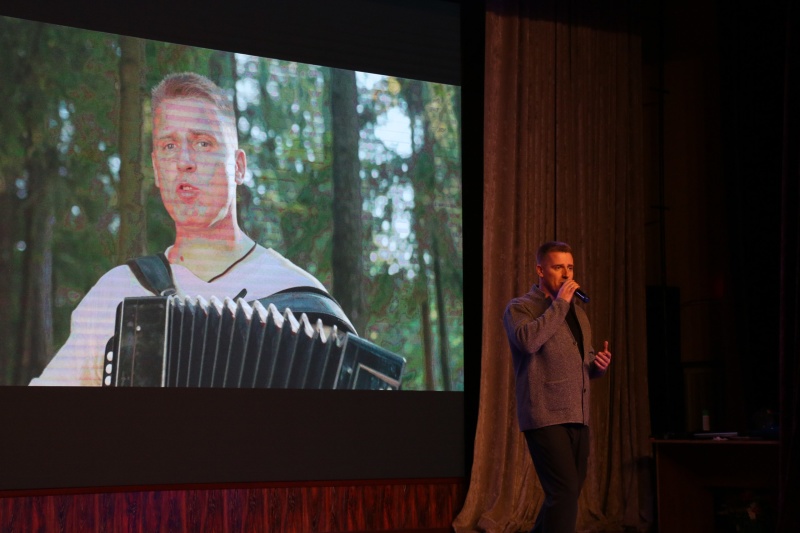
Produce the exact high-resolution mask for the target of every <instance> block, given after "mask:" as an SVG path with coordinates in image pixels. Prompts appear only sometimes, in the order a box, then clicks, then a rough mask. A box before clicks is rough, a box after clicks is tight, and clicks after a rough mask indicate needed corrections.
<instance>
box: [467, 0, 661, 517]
mask: <svg viewBox="0 0 800 533" xmlns="http://www.w3.org/2000/svg"><path fill="white" fill-rule="evenodd" d="M635 10H636V4H635V3H631V4H630V5H625V4H617V3H608V2H599V3H598V2H576V1H559V2H557V1H550V2H526V1H524V0H505V1H504V0H493V1H489V2H487V13H486V66H485V80H486V81H485V85H484V90H485V95H484V105H485V108H484V238H483V318H484V320H483V332H482V346H481V349H482V352H481V353H482V362H481V367H482V374H481V383H480V404H479V410H478V429H477V432H476V438H475V453H474V462H473V469H472V475H471V483H470V488H469V492H468V495H467V499H466V503H465V506H464V508H463V510H462V512H461V513H460V515H459V516H458V517H457V518H456V520H455V522H454V527H455V529H456V531H475V530H479V531H493V532H494V531H497V532H500V531H503V532H510V531H521V530H526V529H530V528H531V527H532V525H533V520H534V518H535V515H536V512H537V510H538V508H539V506H540V504H541V502H542V499H543V495H542V491H541V487H540V485H539V482H538V478H537V476H536V473H535V471H534V469H533V467H532V464H531V461H530V458H529V456H528V452H527V448H526V446H525V442H524V439H523V437H522V434H521V433H520V431H519V428H518V425H517V420H516V412H515V409H516V408H515V401H514V376H513V372H512V368H511V355H510V351H509V348H508V343H507V340H506V337H505V333H504V331H503V328H502V324H501V317H502V313H503V310H504V308H505V306H506V304H507V302H508V301H509V300H510V299H511V298H512V297H514V296H516V295H519V294H521V293H524V292H526V291H527V290H528V289H529V288H530V285H531V283H533V282H535V281H536V279H535V270H534V266H535V252H536V249H537V247H538V245H539V244H540V243H541V242H543V241H545V240H550V239H559V240H564V241H567V242H569V243H570V244H571V245H572V246H573V250H574V255H575V262H576V278H577V279H578V281H579V282H580V283H581V285H582V287H584V288H585V289H586V291H587V292H588V293H589V294H590V295H591V296H592V302H591V303H590V304H588V305H586V306H585V309H586V312H587V313H588V315H589V318H590V320H591V322H592V328H593V335H594V338H593V339H592V342H593V344H594V346H595V347H598V346H602V342H603V341H604V340H608V341H609V343H610V350H611V351H612V353H613V354H614V360H613V362H612V367H611V370H610V371H609V373H608V374H607V375H606V376H605V377H604V378H602V379H600V380H596V381H594V382H593V384H592V402H593V403H592V413H591V434H592V447H591V455H590V466H589V468H590V470H589V475H588V479H587V481H586V484H585V485H584V490H583V493H582V495H581V499H580V515H579V520H578V526H579V529H580V530H581V531H604V530H614V529H622V528H623V527H631V528H635V529H638V530H644V529H646V528H647V527H648V525H649V524H650V523H651V522H652V508H653V501H652V498H653V495H652V490H651V484H650V480H649V467H650V456H651V447H650V443H649V440H648V436H649V431H650V427H649V415H648V396H647V381H646V376H647V368H646V339H645V293H644V291H645V280H644V263H645V250H644V237H643V235H644V205H643V204H644V193H643V181H644V180H643V175H642V174H643V170H642V168H643V165H642V149H641V142H642V140H641V139H642V124H641V122H642V89H641V67H642V60H641V38H640V36H639V34H638V28H637V13H636V12H635Z"/></svg>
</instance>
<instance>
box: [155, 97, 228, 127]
mask: <svg viewBox="0 0 800 533" xmlns="http://www.w3.org/2000/svg"><path fill="white" fill-rule="evenodd" d="M153 117H154V120H155V121H156V122H158V121H163V120H186V119H188V120H200V121H203V122H215V121H216V122H220V123H223V122H224V118H223V115H222V113H221V112H220V110H219V109H218V108H217V106H216V105H214V103H213V102H211V101H209V100H204V99H200V98H168V99H166V100H163V101H162V102H161V103H160V104H159V105H158V107H157V108H156V110H155V113H154V114H153Z"/></svg>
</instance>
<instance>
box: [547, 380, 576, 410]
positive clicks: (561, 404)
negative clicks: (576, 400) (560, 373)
mask: <svg viewBox="0 0 800 533" xmlns="http://www.w3.org/2000/svg"><path fill="white" fill-rule="evenodd" d="M569 392H570V391H569V380H568V379H560V380H558V381H546V382H545V384H544V406H545V408H546V409H547V410H548V411H561V410H563V409H569V400H570V393H569Z"/></svg>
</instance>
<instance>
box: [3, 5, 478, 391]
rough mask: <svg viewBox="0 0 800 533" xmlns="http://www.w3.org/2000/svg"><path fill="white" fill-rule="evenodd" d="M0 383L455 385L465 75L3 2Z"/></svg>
mask: <svg viewBox="0 0 800 533" xmlns="http://www.w3.org/2000/svg"><path fill="white" fill-rule="evenodd" d="M0 67H2V70H3V72H4V73H5V74H4V77H3V79H2V81H0V95H2V101H3V102H4V103H5V105H4V108H3V110H2V111H0V131H3V133H4V139H5V142H4V143H3V144H2V145H0V177H2V181H0V202H2V205H1V206H0V212H2V216H3V217H4V219H3V222H2V225H0V228H2V229H0V235H2V246H3V248H2V249H3V253H2V254H0V262H1V263H2V271H3V272H5V273H7V274H6V275H5V276H3V278H2V281H0V283H2V285H1V286H0V298H2V299H3V301H2V302H1V303H2V305H0V313H2V316H0V330H2V331H0V343H2V347H1V348H0V349H1V350H2V352H0V383H2V384H5V385H27V384H32V385H80V386H102V385H105V386H129V385H138V386H190V387H192V386H205V387H279V388H287V387H288V388H332V389H352V388H357V389H381V390H384V389H386V390H398V389H403V390H462V389H463V313H462V299H463V284H462V276H461V272H462V261H461V258H462V252H461V250H462V237H461V167H460V160H461V157H460V152H459V150H460V148H459V147H460V139H459V133H460V111H459V101H460V91H459V88H458V87H454V86H449V85H443V84H437V83H432V82H427V81H420V80H410V79H401V78H397V77H393V76H391V75H385V74H369V73H362V72H353V71H345V70H340V69H335V68H330V67H325V66H316V65H307V64H302V63H297V62H293V61H289V60H278V59H269V58H261V57H255V56H248V55H244V54H238V53H232V52H222V51H215V50H208V49H201V48H194V47H188V46H183V45H177V44H169V43H160V42H154V41H147V40H142V39H136V38H131V37H123V36H116V35H110V34H104V33H98V32H90V31H85V30H78V29H73V28H65V27H61V26H54V25H47V24H41V23H38V22H30V21H24V20H18V19H13V18H4V17H0Z"/></svg>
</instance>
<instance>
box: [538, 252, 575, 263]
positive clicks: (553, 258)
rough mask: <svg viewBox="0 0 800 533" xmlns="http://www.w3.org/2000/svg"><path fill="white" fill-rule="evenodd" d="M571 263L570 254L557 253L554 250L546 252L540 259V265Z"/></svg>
mask: <svg viewBox="0 0 800 533" xmlns="http://www.w3.org/2000/svg"><path fill="white" fill-rule="evenodd" d="M573 262H574V261H573V258H572V254H571V253H569V252H558V251H555V250H554V251H551V252H547V253H546V254H545V255H544V257H543V258H542V263H547V264H549V265H572V264H573Z"/></svg>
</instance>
